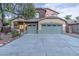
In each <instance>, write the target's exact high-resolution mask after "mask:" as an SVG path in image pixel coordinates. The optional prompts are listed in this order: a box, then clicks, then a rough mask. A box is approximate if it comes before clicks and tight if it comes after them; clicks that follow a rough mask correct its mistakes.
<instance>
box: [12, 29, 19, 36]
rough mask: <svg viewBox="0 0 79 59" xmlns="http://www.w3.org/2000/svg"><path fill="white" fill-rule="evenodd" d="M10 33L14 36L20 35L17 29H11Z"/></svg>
mask: <svg viewBox="0 0 79 59" xmlns="http://www.w3.org/2000/svg"><path fill="white" fill-rule="evenodd" d="M11 34H12V37H16V36H19V35H20V33H19V32H18V31H17V30H12V31H11Z"/></svg>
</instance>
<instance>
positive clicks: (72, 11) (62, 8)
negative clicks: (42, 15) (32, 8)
mask: <svg viewBox="0 0 79 59" xmlns="http://www.w3.org/2000/svg"><path fill="white" fill-rule="evenodd" d="M42 7H45V8H50V9H53V10H55V11H58V12H59V13H60V14H59V15H58V16H59V17H61V18H64V16H65V15H72V18H73V19H74V18H75V17H76V16H79V4H77V3H76V4H75V3H48V4H44V5H43V6H42Z"/></svg>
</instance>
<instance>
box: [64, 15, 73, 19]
mask: <svg viewBox="0 0 79 59" xmlns="http://www.w3.org/2000/svg"><path fill="white" fill-rule="evenodd" d="M71 16H72V15H66V16H65V17H64V18H65V19H67V20H69V19H71Z"/></svg>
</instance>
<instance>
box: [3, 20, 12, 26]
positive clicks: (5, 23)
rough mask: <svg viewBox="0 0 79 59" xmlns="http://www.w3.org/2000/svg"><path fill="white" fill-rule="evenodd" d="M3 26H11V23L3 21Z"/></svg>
mask: <svg viewBox="0 0 79 59" xmlns="http://www.w3.org/2000/svg"><path fill="white" fill-rule="evenodd" d="M3 25H4V26H8V25H11V21H10V20H5V21H4V22H3Z"/></svg>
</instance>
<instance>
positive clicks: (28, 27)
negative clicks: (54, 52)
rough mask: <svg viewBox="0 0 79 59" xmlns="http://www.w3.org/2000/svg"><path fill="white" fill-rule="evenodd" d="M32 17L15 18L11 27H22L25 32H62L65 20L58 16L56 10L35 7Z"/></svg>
mask: <svg viewBox="0 0 79 59" xmlns="http://www.w3.org/2000/svg"><path fill="white" fill-rule="evenodd" d="M35 12H36V14H35V17H34V18H33V19H28V20H25V19H21V18H18V19H15V20H13V21H12V28H15V29H19V28H23V30H22V31H26V32H27V33H42V34H46V33H47V34H53V33H64V32H65V26H66V21H65V20H63V19H61V18H60V17H58V16H57V15H58V14H59V13H58V12H56V11H54V10H51V9H49V8H36V10H35Z"/></svg>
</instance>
